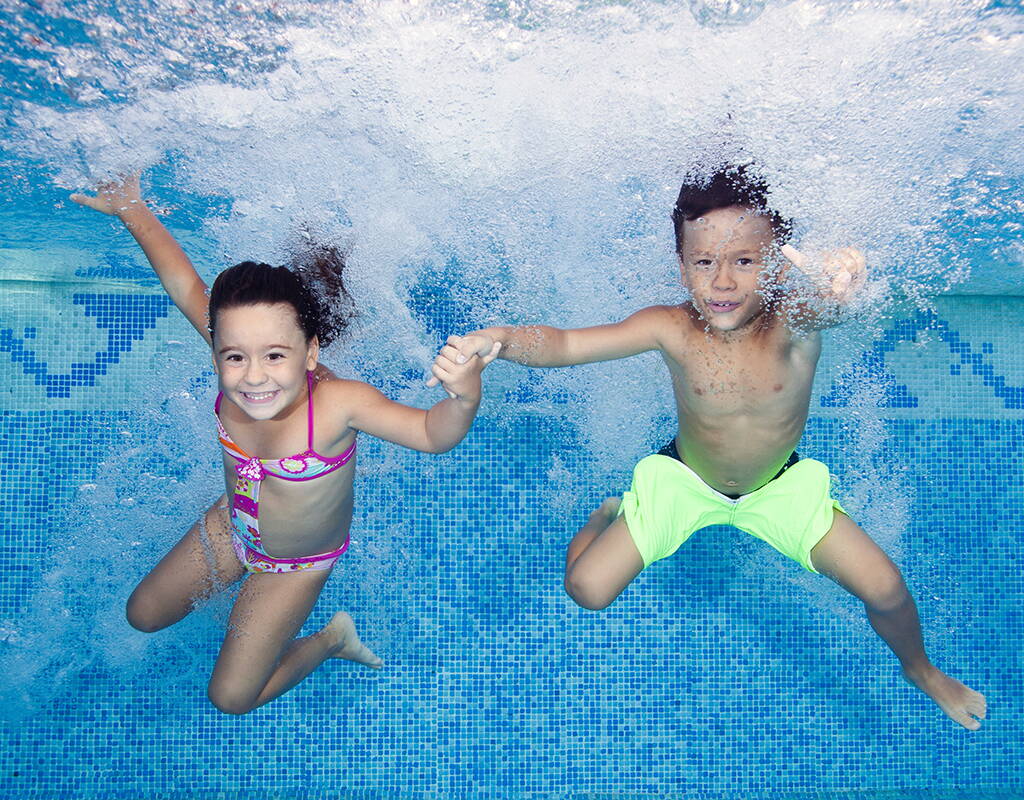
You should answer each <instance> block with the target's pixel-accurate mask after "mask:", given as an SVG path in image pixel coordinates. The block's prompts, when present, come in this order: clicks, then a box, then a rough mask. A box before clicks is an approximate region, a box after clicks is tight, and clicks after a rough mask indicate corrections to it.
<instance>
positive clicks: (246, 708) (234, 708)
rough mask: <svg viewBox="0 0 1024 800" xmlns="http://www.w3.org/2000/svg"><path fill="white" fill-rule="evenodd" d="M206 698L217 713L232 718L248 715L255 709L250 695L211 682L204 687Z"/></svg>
mask: <svg viewBox="0 0 1024 800" xmlns="http://www.w3.org/2000/svg"><path fill="white" fill-rule="evenodd" d="M206 696H207V697H208V698H209V699H210V702H211V703H213V705H214V706H216V708H217V710H218V711H222V712H224V713H225V714H232V715H234V716H241V715H242V714H248V713H249V712H250V711H252V710H253V709H254V708H255V707H256V701H255V698H253V697H252V695H251V694H249V693H247V692H240V691H238V690H237V689H233V688H232V687H231V686H225V685H223V684H222V683H214V682H213V681H210V685H209V686H207V687H206Z"/></svg>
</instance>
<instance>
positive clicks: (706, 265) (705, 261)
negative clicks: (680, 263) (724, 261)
mask: <svg viewBox="0 0 1024 800" xmlns="http://www.w3.org/2000/svg"><path fill="white" fill-rule="evenodd" d="M693 263H694V266H696V267H697V268H698V269H710V268H711V265H712V264H713V263H714V262H713V261H712V260H711V259H710V258H698V259H697V260H696V261H694V262H693Z"/></svg>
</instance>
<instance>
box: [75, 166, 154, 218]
mask: <svg viewBox="0 0 1024 800" xmlns="http://www.w3.org/2000/svg"><path fill="white" fill-rule="evenodd" d="M71 199H72V200H73V201H74V202H76V203H78V205H80V206H85V207H86V208H92V209H94V210H96V211H99V212H100V213H102V214H109V215H110V216H112V217H122V218H123V217H125V216H126V215H128V214H130V213H131V212H132V211H134V210H135V209H138V208H145V207H146V204H145V203H143V202H142V191H141V189H140V188H139V176H138V174H135V175H129V176H127V177H125V178H123V179H122V180H120V181H110V182H109V183H101V184H100V185H99V186H98V187H97V189H96V194H95V195H88V194H78V193H76V194H73V195H71Z"/></svg>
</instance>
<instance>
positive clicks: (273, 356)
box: [267, 353, 284, 361]
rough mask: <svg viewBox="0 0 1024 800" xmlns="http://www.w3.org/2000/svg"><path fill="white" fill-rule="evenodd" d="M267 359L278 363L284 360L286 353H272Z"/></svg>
mask: <svg viewBox="0 0 1024 800" xmlns="http://www.w3.org/2000/svg"><path fill="white" fill-rule="evenodd" d="M267 358H268V359H270V360H271V361H278V360H279V359H282V358H284V353H270V354H268V355H267Z"/></svg>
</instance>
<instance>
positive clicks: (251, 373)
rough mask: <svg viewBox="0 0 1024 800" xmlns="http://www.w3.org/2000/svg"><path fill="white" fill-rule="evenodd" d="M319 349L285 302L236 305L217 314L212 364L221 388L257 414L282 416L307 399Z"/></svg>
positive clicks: (263, 417) (253, 415)
mask: <svg viewBox="0 0 1024 800" xmlns="http://www.w3.org/2000/svg"><path fill="white" fill-rule="evenodd" d="M317 351H318V346H317V343H316V340H315V339H314V340H313V341H311V342H307V341H306V337H305V334H304V333H303V331H302V328H300V327H299V323H298V320H297V319H296V317H295V311H294V310H293V309H292V307H291V306H289V305H288V304H286V303H274V304H268V303H260V304H257V305H246V306H233V307H229V308H224V309H221V311H220V312H219V313H218V315H217V326H216V335H215V337H214V343H213V365H214V368H215V369H216V371H217V377H218V379H219V381H220V389H221V391H222V392H223V393H224V396H225V397H226V398H228V399H229V400H230V401H231V402H232V403H234V404H235V405H236V406H238V407H239V408H240V409H241V410H242V411H244V412H245V414H246V415H247V416H249V417H251V418H252V419H254V420H268V419H276V418H279V417H280V416H281V415H283V414H286V413H287V412H289V411H290V410H291V409H293V408H294V407H295V406H296V405H298V404H299V403H301V402H302V401H303V400H304V399H305V393H306V372H307V370H313V369H315V368H316V359H317V355H318V352H317Z"/></svg>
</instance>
